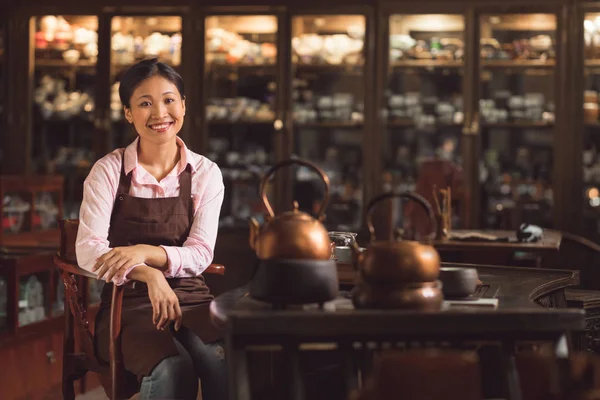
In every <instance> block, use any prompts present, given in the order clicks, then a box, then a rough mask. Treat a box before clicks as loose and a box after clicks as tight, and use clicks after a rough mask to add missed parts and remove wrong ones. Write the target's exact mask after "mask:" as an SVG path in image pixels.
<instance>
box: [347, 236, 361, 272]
mask: <svg viewBox="0 0 600 400" xmlns="http://www.w3.org/2000/svg"><path fill="white" fill-rule="evenodd" d="M350 249H351V250H352V264H353V265H354V269H360V264H362V260H363V258H364V254H363V253H362V250H361V249H360V246H359V245H358V243H356V241H352V243H351V244H350Z"/></svg>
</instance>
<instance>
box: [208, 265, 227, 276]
mask: <svg viewBox="0 0 600 400" xmlns="http://www.w3.org/2000/svg"><path fill="white" fill-rule="evenodd" d="M204 273H205V274H215V275H225V266H224V265H221V264H210V265H209V266H208V268H206V269H205V270H204Z"/></svg>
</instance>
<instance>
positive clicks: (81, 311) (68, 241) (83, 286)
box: [54, 219, 95, 359]
mask: <svg viewBox="0 0 600 400" xmlns="http://www.w3.org/2000/svg"><path fill="white" fill-rule="evenodd" d="M58 226H59V228H60V247H59V253H58V255H57V256H55V257H54V264H55V265H56V267H57V268H58V269H59V270H60V273H61V277H62V279H63V282H64V285H65V305H68V307H69V311H70V312H71V315H72V317H73V319H74V321H75V324H76V325H77V327H78V329H77V331H78V334H79V339H80V344H81V347H82V350H83V351H84V352H85V354H86V356H87V357H89V358H90V359H95V354H94V340H93V335H92V333H91V332H90V324H89V321H88V319H87V309H86V306H85V302H84V298H85V297H87V296H85V295H84V293H85V292H86V291H87V289H88V282H87V277H91V276H93V275H92V274H91V273H89V272H88V271H85V270H83V269H81V268H79V267H78V266H77V257H76V254H75V241H76V239H77V228H78V227H79V221H78V220H66V219H61V220H59V221H58ZM66 312H67V310H65V318H70V316H68V315H67V314H66ZM65 334H66V335H70V336H73V332H65Z"/></svg>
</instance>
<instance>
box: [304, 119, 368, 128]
mask: <svg viewBox="0 0 600 400" xmlns="http://www.w3.org/2000/svg"><path fill="white" fill-rule="evenodd" d="M294 126H295V127H296V128H299V129H335V128H354V129H360V128H362V127H363V124H362V123H359V122H352V121H326V122H307V123H301V124H300V123H296V124H294Z"/></svg>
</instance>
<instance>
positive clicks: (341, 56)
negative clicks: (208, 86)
mask: <svg viewBox="0 0 600 400" xmlns="http://www.w3.org/2000/svg"><path fill="white" fill-rule="evenodd" d="M365 26H366V21H365V17H364V16H363V15H303V16H295V17H293V18H292V70H293V72H292V88H291V90H292V94H291V95H292V112H293V120H294V128H293V138H294V148H293V154H294V155H295V156H298V157H301V158H304V159H307V160H309V161H312V162H313V163H315V164H316V165H318V166H320V167H321V168H322V169H323V170H324V171H325V172H326V173H327V175H328V176H329V178H330V180H331V192H330V193H331V200H330V203H329V206H328V208H327V210H326V214H327V218H326V220H325V226H326V227H327V228H328V229H329V230H345V231H348V230H352V231H355V232H356V230H357V229H358V228H359V227H360V223H361V215H362V213H361V210H362V205H363V199H362V194H363V190H362V180H363V171H362V163H363V161H362V158H363V121H364V97H365V93H364V84H365V82H364V80H365V79H366V78H365V75H364V63H365V59H364V50H365V49H364V36H365ZM294 175H295V176H294V179H293V182H294V183H293V198H294V199H295V200H296V201H297V202H298V204H299V207H300V209H301V210H304V211H306V212H309V213H313V212H315V211H316V210H318V209H319V207H320V203H321V201H322V199H323V194H324V186H323V183H322V182H321V181H320V179H319V177H318V176H316V175H315V174H314V172H312V171H309V170H307V169H306V168H298V169H296V170H295V174H294Z"/></svg>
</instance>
